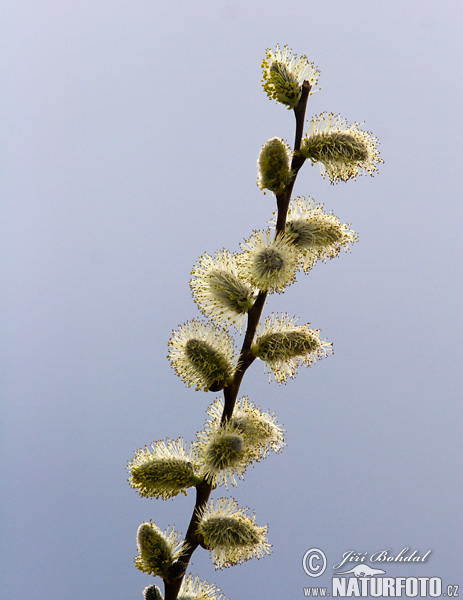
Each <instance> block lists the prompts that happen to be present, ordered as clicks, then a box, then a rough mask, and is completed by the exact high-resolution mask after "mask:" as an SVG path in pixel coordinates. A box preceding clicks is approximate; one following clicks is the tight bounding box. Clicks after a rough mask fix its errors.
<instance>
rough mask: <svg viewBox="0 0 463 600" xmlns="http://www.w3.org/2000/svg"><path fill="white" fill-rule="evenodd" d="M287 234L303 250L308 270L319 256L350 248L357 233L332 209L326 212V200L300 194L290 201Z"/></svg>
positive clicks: (321, 257) (303, 265) (323, 256)
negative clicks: (319, 202)
mask: <svg viewBox="0 0 463 600" xmlns="http://www.w3.org/2000/svg"><path fill="white" fill-rule="evenodd" d="M286 235H287V237H288V238H289V239H290V240H291V241H292V243H293V244H294V246H295V247H296V248H297V249H298V250H299V252H300V253H301V263H302V268H303V269H304V271H305V272H306V273H307V272H308V271H309V270H310V269H311V267H312V266H313V265H314V263H315V262H316V261H317V260H322V261H326V259H327V258H334V257H336V256H339V253H340V251H341V248H344V250H346V251H350V247H349V246H350V245H351V244H353V243H354V242H356V241H358V235H357V233H356V232H355V231H353V230H352V229H349V226H348V225H347V224H346V223H344V224H341V222H340V221H339V219H338V218H337V217H336V216H335V215H334V214H333V213H325V212H323V204H317V205H315V202H314V200H313V199H312V198H309V200H306V199H305V198H303V197H298V198H296V199H295V200H292V201H291V203H290V205H289V210H288V218H287V221H286Z"/></svg>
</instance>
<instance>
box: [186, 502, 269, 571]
mask: <svg viewBox="0 0 463 600" xmlns="http://www.w3.org/2000/svg"><path fill="white" fill-rule="evenodd" d="M244 511H245V509H240V508H239V507H238V503H237V502H236V500H234V499H233V498H219V499H218V500H217V501H216V503H215V505H214V502H213V501H211V502H209V503H208V504H207V506H206V507H205V508H204V509H203V510H202V511H201V513H200V517H201V520H200V522H199V524H198V530H197V531H198V533H199V534H200V535H202V536H203V539H204V545H205V546H206V547H207V548H208V549H209V550H210V551H211V554H212V561H213V563H214V565H215V567H216V568H217V569H218V568H221V569H222V568H224V567H229V566H232V565H236V564H238V563H242V562H244V561H246V560H249V559H251V558H253V557H254V556H255V557H257V558H261V557H262V556H264V555H265V554H270V547H271V546H270V544H268V543H267V540H266V537H265V536H266V533H267V527H258V526H257V525H256V524H255V522H254V519H255V517H253V518H252V519H250V518H249V517H247V516H246V515H245V514H244Z"/></svg>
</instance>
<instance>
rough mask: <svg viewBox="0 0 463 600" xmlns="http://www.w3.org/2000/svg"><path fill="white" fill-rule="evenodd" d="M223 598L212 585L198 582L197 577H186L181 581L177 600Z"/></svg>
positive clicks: (214, 599)
mask: <svg viewBox="0 0 463 600" xmlns="http://www.w3.org/2000/svg"><path fill="white" fill-rule="evenodd" d="M224 598H225V596H224V595H223V594H222V592H221V591H220V590H219V588H217V587H216V586H215V585H214V584H211V583H208V582H207V581H200V579H199V577H194V578H193V577H192V575H191V574H190V575H188V577H187V578H186V579H185V580H184V581H183V583H182V587H181V588H180V591H179V593H178V597H177V600H222V599H224Z"/></svg>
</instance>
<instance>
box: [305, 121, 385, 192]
mask: <svg viewBox="0 0 463 600" xmlns="http://www.w3.org/2000/svg"><path fill="white" fill-rule="evenodd" d="M359 125H360V123H354V124H353V125H351V126H348V124H347V121H346V120H345V119H343V118H342V117H341V116H340V115H335V114H334V113H321V114H320V115H318V116H317V117H313V118H312V120H311V122H310V134H309V135H308V136H306V137H305V138H304V139H303V140H302V144H301V149H300V152H301V154H302V156H304V158H307V159H310V160H311V161H312V162H313V163H316V162H318V163H319V164H320V170H321V173H322V175H323V177H325V176H326V175H328V178H329V180H330V182H331V183H337V182H338V181H348V180H349V179H352V178H355V177H356V176H357V175H359V174H361V173H362V171H365V172H367V173H369V174H370V175H373V174H374V172H375V171H377V170H378V168H377V166H376V164H377V163H381V162H384V161H383V159H382V158H380V156H379V151H378V143H379V142H378V139H377V138H375V137H372V134H371V132H369V131H362V130H361V129H359V128H358V126H359Z"/></svg>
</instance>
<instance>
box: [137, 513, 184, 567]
mask: <svg viewBox="0 0 463 600" xmlns="http://www.w3.org/2000/svg"><path fill="white" fill-rule="evenodd" d="M137 546H138V556H137V557H135V566H136V567H137V569H139V570H140V571H143V573H149V574H151V575H159V577H164V578H165V577H167V575H168V572H169V568H170V566H171V565H172V563H173V562H174V561H175V560H176V559H177V557H178V555H179V553H180V551H181V548H182V546H181V544H180V545H179V544H178V533H177V532H176V531H174V530H172V531H170V532H168V531H165V532H162V531H161V530H160V529H159V528H158V527H157V526H156V525H155V524H154V523H153V522H152V521H150V522H149V523H142V524H141V525H140V527H139V528H138V533H137Z"/></svg>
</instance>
